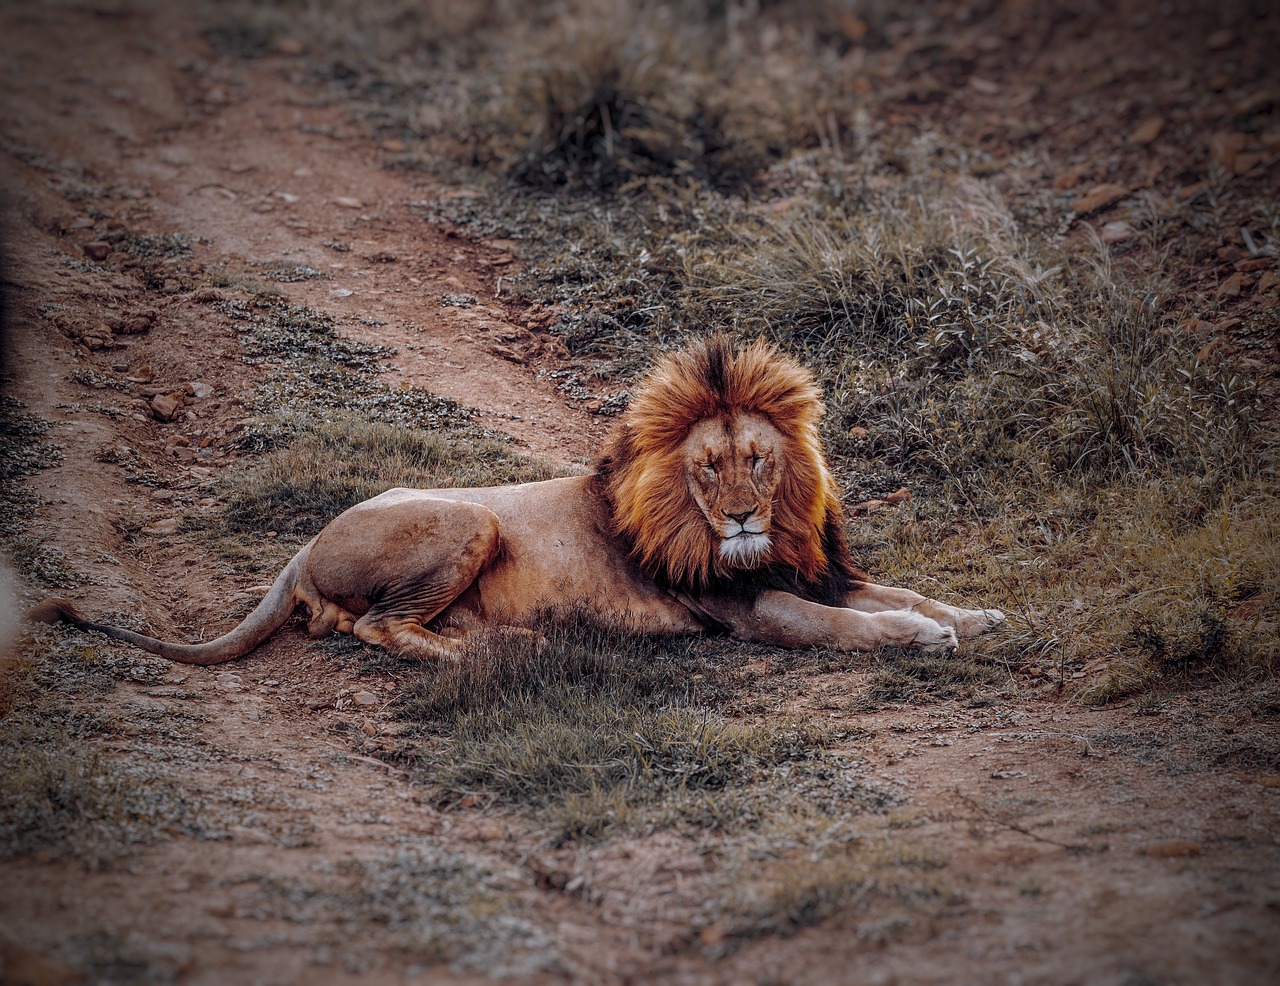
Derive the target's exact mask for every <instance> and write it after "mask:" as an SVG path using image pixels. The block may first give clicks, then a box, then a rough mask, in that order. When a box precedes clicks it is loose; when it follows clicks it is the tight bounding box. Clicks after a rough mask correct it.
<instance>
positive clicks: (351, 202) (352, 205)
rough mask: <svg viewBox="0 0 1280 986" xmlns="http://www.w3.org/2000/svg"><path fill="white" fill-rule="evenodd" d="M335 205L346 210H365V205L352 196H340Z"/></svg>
mask: <svg viewBox="0 0 1280 986" xmlns="http://www.w3.org/2000/svg"><path fill="white" fill-rule="evenodd" d="M333 204H334V205H340V206H342V208H344V209H363V208H364V203H363V202H361V201H360V200H359V199H353V198H352V197H351V196H350V195H339V196H338V197H337V198H335V199H334V200H333Z"/></svg>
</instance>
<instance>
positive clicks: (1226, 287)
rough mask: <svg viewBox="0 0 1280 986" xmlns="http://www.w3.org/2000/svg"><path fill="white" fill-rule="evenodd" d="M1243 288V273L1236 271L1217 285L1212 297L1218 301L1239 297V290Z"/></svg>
mask: <svg viewBox="0 0 1280 986" xmlns="http://www.w3.org/2000/svg"><path fill="white" fill-rule="evenodd" d="M1243 290H1244V275H1243V274H1241V273H1239V272H1238V271H1237V272H1236V273H1235V274H1232V275H1231V276H1230V277H1228V278H1227V279H1226V280H1225V281H1223V282H1222V284H1220V285H1219V286H1218V290H1217V291H1216V292H1214V297H1216V298H1217V299H1218V300H1219V301H1230V300H1231V299H1232V298H1238V297H1240V292H1241V291H1243Z"/></svg>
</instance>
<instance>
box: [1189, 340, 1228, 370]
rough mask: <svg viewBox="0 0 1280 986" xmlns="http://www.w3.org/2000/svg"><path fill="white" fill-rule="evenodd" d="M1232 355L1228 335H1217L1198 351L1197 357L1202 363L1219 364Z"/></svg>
mask: <svg viewBox="0 0 1280 986" xmlns="http://www.w3.org/2000/svg"><path fill="white" fill-rule="evenodd" d="M1230 355H1231V343H1230V342H1228V341H1227V338H1226V336H1215V337H1214V338H1213V339H1211V340H1209V342H1208V344H1207V345H1205V346H1203V347H1201V349H1200V351H1199V352H1198V353H1196V359H1197V360H1199V361H1200V362H1201V363H1211V364H1217V363H1221V362H1222V361H1223V359H1225V358H1226V357H1227V356H1230Z"/></svg>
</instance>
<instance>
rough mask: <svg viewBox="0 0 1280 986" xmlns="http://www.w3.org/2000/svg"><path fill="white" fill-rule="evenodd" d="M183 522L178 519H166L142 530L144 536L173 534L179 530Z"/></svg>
mask: <svg viewBox="0 0 1280 986" xmlns="http://www.w3.org/2000/svg"><path fill="white" fill-rule="evenodd" d="M180 523H181V521H180V520H179V519H178V518H177V517H166V518H165V519H164V520H158V521H156V522H155V523H154V524H148V525H147V526H146V527H144V528H143V529H142V533H143V534H172V533H173V532H174V531H176V530H177V529H178V524H180Z"/></svg>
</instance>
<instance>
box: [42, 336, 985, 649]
mask: <svg viewBox="0 0 1280 986" xmlns="http://www.w3.org/2000/svg"><path fill="white" fill-rule="evenodd" d="M822 413H823V407H822V400H821V394H820V391H819V389H818V385H817V383H816V382H815V380H814V377H813V375H812V374H811V373H810V372H809V371H808V370H806V369H805V368H804V367H802V366H801V365H800V364H799V363H798V362H797V361H796V360H794V359H793V358H791V357H789V356H786V355H784V354H783V353H781V352H780V351H779V350H778V349H777V348H776V347H775V346H773V345H770V344H768V343H766V342H763V341H758V342H755V343H752V344H750V345H748V346H746V347H745V348H743V349H741V350H740V351H738V352H735V351H734V349H733V346H732V344H731V343H730V342H729V341H728V340H727V339H725V338H723V337H713V338H711V339H707V340H703V341H700V342H696V343H694V344H692V345H690V346H688V347H687V348H685V349H684V350H682V351H679V352H677V353H674V354H672V355H669V356H667V357H666V358H664V359H662V360H660V361H659V362H658V364H657V365H656V366H655V368H654V369H653V370H652V372H651V373H650V374H649V375H648V376H647V377H646V378H645V380H643V381H642V383H641V384H640V385H639V387H638V388H637V389H636V392H635V394H634V397H633V399H632V401H631V403H630V405H629V406H628V408H627V410H626V411H625V412H624V414H623V415H622V417H621V418H620V419H619V421H618V423H617V425H616V426H615V428H614V429H613V430H612V432H611V434H610V436H609V437H608V438H607V440H606V442H605V444H604V447H603V450H602V453H601V455H600V457H599V460H598V461H597V463H596V468H595V470H594V472H592V473H591V474H589V475H585V476H574V477H569V478H563V479H552V480H548V481H545V482H537V483H524V484H520V485H513V486H498V487H485V488H477V489H438V490H418V489H402V488H398V489H391V490H387V491H386V492H385V493H382V494H379V495H378V496H375V497H373V498H372V499H369V500H365V501H364V502H362V503H358V504H356V505H355V506H353V507H351V508H349V509H348V510H346V511H345V512H343V513H342V514H340V515H339V516H338V517H337V518H335V519H334V520H333V521H331V522H330V523H329V525H328V526H327V527H325V528H324V530H322V531H321V532H320V533H319V534H318V535H317V536H316V537H315V538H314V539H312V540H311V541H310V542H309V543H308V544H307V545H306V546H305V547H303V548H302V550H300V551H299V552H298V553H297V554H296V555H295V556H294V557H293V559H292V560H291V561H290V562H289V563H288V564H287V565H286V566H285V568H284V570H283V571H282V572H281V573H280V574H279V576H278V577H277V578H276V580H275V583H274V584H273V585H272V587H271V589H270V591H269V592H268V593H267V594H266V596H265V597H264V598H263V599H262V601H261V602H260V603H259V605H258V606H257V608H255V609H254V610H253V611H252V612H251V613H250V614H249V615H248V616H247V617H246V618H245V619H244V621H243V622H241V623H240V625H239V626H237V627H235V628H234V629H232V630H230V631H228V632H227V633H225V634H223V635H222V636H220V637H218V638H217V639H215V640H211V641H209V642H207V643H199V644H181V643H169V642H166V641H163V640H157V639H155V638H153V637H148V636H144V635H142V634H138V633H134V632H132V631H130V630H125V629H123V628H120V627H114V626H105V625H102V624H98V623H93V622H91V621H89V620H86V619H84V618H83V617H81V616H80V615H79V614H78V613H77V612H76V611H75V609H74V608H73V607H72V606H71V605H70V604H69V603H66V602H64V601H61V600H52V601H50V602H48V603H45V604H43V605H42V606H41V607H38V608H37V611H36V612H35V613H33V616H34V617H35V618H36V619H39V620H43V621H45V622H53V621H55V620H64V621H67V622H69V623H72V624H74V625H75V626H77V627H80V628H82V629H87V630H97V631H99V632H101V633H105V634H107V635H108V636H110V637H114V638H116V639H118V640H123V641H127V642H129V643H131V644H135V645H137V646H138V647H141V648H143V649H144V650H147V651H150V652H152V653H155V654H159V655H161V656H163V657H166V658H169V659H170V660H173V661H179V662H182V663H184V664H198V665H212V664H220V663H222V662H225V661H231V660H234V659H236V658H239V657H243V656H244V655H246V654H248V653H249V652H250V651H251V650H253V649H254V648H255V647H257V646H258V645H259V644H261V643H262V642H263V641H264V640H266V639H267V638H268V637H269V636H270V635H271V634H272V633H273V632H274V631H276V630H277V629H278V628H280V627H281V626H282V625H283V624H284V623H285V622H286V621H288V620H289V618H290V617H291V615H292V614H293V612H294V610H295V609H296V608H297V607H298V606H299V605H300V604H301V605H304V606H306V607H307V610H308V611H309V613H310V622H309V624H308V632H309V633H310V634H311V635H313V636H323V635H325V634H328V633H330V632H332V631H334V630H336V631H338V632H341V633H350V634H354V635H355V636H356V637H357V638H359V639H360V640H362V641H365V642H367V643H370V644H376V645H378V646H380V647H383V648H386V649H387V650H389V651H392V652H394V653H395V654H397V655H400V656H402V657H407V658H420V659H431V660H436V659H440V658H447V657H449V656H451V655H453V654H455V652H456V651H457V650H458V648H459V647H462V646H465V643H466V640H467V638H468V637H469V636H470V635H471V634H472V633H474V632H475V631H476V630H477V629H479V628H482V627H485V626H504V627H518V626H520V625H521V624H522V623H527V622H528V621H529V620H530V619H531V618H533V617H535V616H536V615H537V614H538V613H540V612H544V611H547V610H552V609H558V608H575V607H586V608H587V609H589V610H591V611H593V612H594V613H596V614H600V615H601V616H603V617H604V618H607V619H615V620H617V621H618V622H622V623H624V624H625V625H629V626H636V627H640V628H643V629H644V630H646V631H648V632H654V633H667V634H684V633H701V632H707V631H720V632H724V631H727V632H728V633H730V634H732V635H733V636H735V637H738V638H740V639H742V640H747V641H754V642H758V643H763V644H770V645H775V646H779V647H786V648H809V647H816V646H827V647H833V648H838V649H840V650H842V651H873V650H876V649H878V648H882V647H887V646H893V647H913V648H920V649H922V650H926V651H937V650H949V649H953V648H955V647H956V646H957V641H958V640H959V639H963V638H968V637H973V636H976V635H978V634H981V633H985V632H986V631H988V630H990V629H992V628H993V627H994V626H995V625H996V624H998V623H999V622H1001V621H1002V620H1003V619H1004V617H1003V615H1002V614H1001V613H1000V612H999V611H998V610H990V609H979V610H968V609H959V608H957V607H954V606H950V605H947V604H946V603H941V602H937V601H935V600H932V599H927V598H925V597H924V596H921V595H919V594H917V593H915V592H912V591H910V590H907V589H895V588H890V587H887V586H881V585H876V584H874V583H873V582H871V581H870V577H869V576H868V575H867V574H866V573H864V572H863V571H861V570H860V569H859V568H857V567H856V566H855V565H854V563H853V561H852V559H851V556H850V551H849V547H848V544H847V541H846V539H845V535H844V531H843V528H842V525H841V508H840V498H839V495H838V493H837V490H836V485H835V483H834V481H833V479H832V476H831V473H830V471H829V469H828V467H827V464H826V461H825V457H824V454H823V449H822V445H821V441H820V439H819V435H818V422H819V419H820V417H821V415H822ZM460 627H461V628H465V629H462V630H461V631H460V630H459V628H460Z"/></svg>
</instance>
